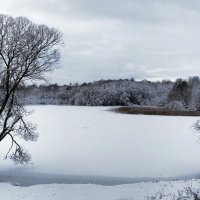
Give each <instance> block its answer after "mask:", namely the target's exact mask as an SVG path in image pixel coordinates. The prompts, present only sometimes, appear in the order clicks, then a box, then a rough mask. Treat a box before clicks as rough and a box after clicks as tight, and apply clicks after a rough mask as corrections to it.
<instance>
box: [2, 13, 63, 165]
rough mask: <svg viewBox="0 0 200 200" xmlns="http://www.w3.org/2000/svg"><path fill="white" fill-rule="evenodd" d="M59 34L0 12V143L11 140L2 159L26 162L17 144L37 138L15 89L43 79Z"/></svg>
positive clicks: (59, 40) (55, 55)
mask: <svg viewBox="0 0 200 200" xmlns="http://www.w3.org/2000/svg"><path fill="white" fill-rule="evenodd" d="M62 41H63V40H62V34H61V33H60V32H59V31H58V30H56V29H54V28H49V27H47V26H45V25H37V24H34V23H33V22H31V21H29V20H28V19H27V18H24V17H17V18H13V17H11V16H7V15H0V81H1V84H0V142H1V141H2V140H4V139H5V138H6V137H10V139H11V147H10V149H8V153H7V155H6V156H5V157H6V158H8V157H9V158H11V159H13V161H14V162H16V163H22V164H25V163H28V162H29V161H30V160H31V156H30V154H29V153H28V152H27V151H26V150H25V149H24V148H23V147H22V146H21V145H20V144H19V143H18V141H17V137H21V138H23V139H24V140H26V141H35V140H37V137H38V133H37V132H36V128H35V126H34V125H33V124H31V123H30V122H27V121H26V116H27V115H28V114H29V113H28V112H27V111H26V109H25V108H24V107H23V105H21V103H20V102H19V101H18V98H17V94H16V91H17V89H18V88H19V86H20V85H22V84H25V83H26V82H27V81H35V80H38V79H39V80H41V79H44V73H45V72H49V71H51V70H53V69H54V68H55V67H56V66H57V64H58V61H59V58H60V53H59V50H58V46H59V45H61V44H62Z"/></svg>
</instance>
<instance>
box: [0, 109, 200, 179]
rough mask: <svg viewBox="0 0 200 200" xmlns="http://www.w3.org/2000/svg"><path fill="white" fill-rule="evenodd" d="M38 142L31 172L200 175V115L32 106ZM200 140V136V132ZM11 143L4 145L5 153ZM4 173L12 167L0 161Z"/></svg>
mask: <svg viewBox="0 0 200 200" xmlns="http://www.w3.org/2000/svg"><path fill="white" fill-rule="evenodd" d="M28 109H30V110H34V112H33V114H32V115H31V116H30V120H31V121H32V122H34V123H37V124H38V131H39V133H40V137H39V140H38V141H37V142H35V143H32V142H31V143H24V146H25V147H26V148H27V149H28V150H29V152H30V153H31V154H32V159H33V163H34V164H33V165H31V166H29V167H26V170H31V171H34V172H41V173H52V174H65V175H95V176H114V177H168V176H179V175H187V174H193V173H198V172H200V158H199V155H200V144H198V143H197V140H198V139H199V138H200V137H198V134H197V133H196V134H195V133H194V130H193V129H192V125H193V124H194V122H195V121H196V120H197V119H198V117H166V116H144V115H127V114H118V113H114V112H110V111H107V110H108V109H109V107H76V106H74V107H73V106H29V107H28ZM199 136H200V134H199ZM9 142H10V141H9V139H8V140H7V141H6V142H5V143H4V144H2V145H1V152H2V151H3V150H5V149H6V147H5V146H6V145H8V144H9ZM0 165H1V169H0V171H1V170H4V169H8V168H10V169H12V168H14V167H16V166H14V165H13V164H12V163H11V162H10V161H0Z"/></svg>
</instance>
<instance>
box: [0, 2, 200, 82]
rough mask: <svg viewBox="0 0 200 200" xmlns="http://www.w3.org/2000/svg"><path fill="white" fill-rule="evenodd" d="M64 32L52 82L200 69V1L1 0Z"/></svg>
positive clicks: (12, 10)
mask: <svg viewBox="0 0 200 200" xmlns="http://www.w3.org/2000/svg"><path fill="white" fill-rule="evenodd" d="M0 1H1V3H2V4H1V5H2V6H1V7H0V12H2V13H7V14H11V15H14V16H19V15H23V16H26V17H28V18H30V19H31V20H33V21H34V22H36V23H45V24H47V25H49V26H54V27H56V28H58V29H60V30H61V31H62V32H63V34H64V39H65V47H64V48H63V49H62V59H61V68H60V69H58V70H56V71H55V72H54V73H52V74H50V75H48V77H49V79H51V81H52V82H59V83H68V82H76V81H79V82H84V81H93V80H97V79H106V78H131V77H135V78H136V79H146V78H149V79H160V78H175V77H179V76H182V77H187V76H190V75H198V74H199V72H200V69H199V65H200V56H199V52H200V28H199V27H198V23H199V20H200V12H199V11H200V1H199V0H190V1H189V0H181V1H180V0H162V1H161V0H151V1H149V0H109V1H108V0H35V1H31V0H12V1H8V0H0Z"/></svg>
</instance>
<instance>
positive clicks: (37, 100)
mask: <svg viewBox="0 0 200 200" xmlns="http://www.w3.org/2000/svg"><path fill="white" fill-rule="evenodd" d="M2 90H3V88H1V91H2ZM17 95H18V98H19V100H20V101H21V102H22V103H23V104H25V105H30V104H34V105H36V104H52V105H56V104H57V105H62V104H63V105H78V106H134V105H135V106H157V107H166V108H169V109H176V110H198V111H199V110H200V79H199V77H196V76H195V77H190V78H188V79H187V80H183V79H177V80H176V81H175V82H172V81H170V80H163V81H156V82H151V81H147V80H143V81H135V80H134V79H120V80H100V81H95V82H93V83H83V84H78V83H76V84H69V85H63V86H58V85H57V84H51V85H40V86H36V85H29V86H21V87H20V88H19V89H18V93H17Z"/></svg>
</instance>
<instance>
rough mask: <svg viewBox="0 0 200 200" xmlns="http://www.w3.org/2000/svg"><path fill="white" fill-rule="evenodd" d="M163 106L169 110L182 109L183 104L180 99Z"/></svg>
mask: <svg viewBox="0 0 200 200" xmlns="http://www.w3.org/2000/svg"><path fill="white" fill-rule="evenodd" d="M165 108H168V109H170V110H184V109H185V105H184V104H183V103H182V102H181V101H171V102H169V103H168V104H167V105H166V106H165Z"/></svg>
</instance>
